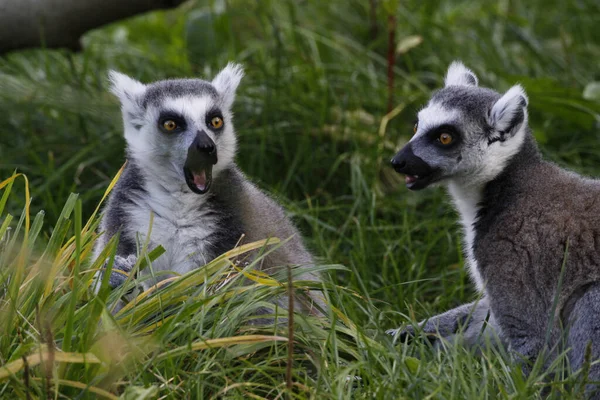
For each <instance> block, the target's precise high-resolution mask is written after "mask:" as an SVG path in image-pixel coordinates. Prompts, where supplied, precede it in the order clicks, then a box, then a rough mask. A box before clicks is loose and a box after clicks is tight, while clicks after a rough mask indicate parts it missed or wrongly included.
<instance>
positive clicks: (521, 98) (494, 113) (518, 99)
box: [488, 85, 529, 132]
mask: <svg viewBox="0 0 600 400" xmlns="http://www.w3.org/2000/svg"><path fill="white" fill-rule="evenodd" d="M528 101H529V100H528V99H527V94H525V90H523V87H521V85H515V86H513V87H511V88H510V89H509V90H508V91H507V92H506V93H504V95H503V96H502V97H501V98H500V99H499V100H498V101H497V102H496V103H495V104H494V105H493V107H492V109H491V110H490V113H489V121H488V122H489V124H490V125H491V126H493V127H494V129H495V130H497V131H498V132H509V131H512V130H513V129H514V128H516V127H518V126H521V124H522V123H523V122H525V121H526V119H527V104H528Z"/></svg>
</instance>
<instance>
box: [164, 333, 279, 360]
mask: <svg viewBox="0 0 600 400" xmlns="http://www.w3.org/2000/svg"><path fill="white" fill-rule="evenodd" d="M287 341H288V338H286V337H283V336H268V335H247V336H231V337H225V338H217V339H206V340H200V341H197V342H194V343H192V344H191V345H189V346H180V347H177V348H175V349H173V350H169V351H166V352H164V353H162V354H159V355H158V356H157V357H156V358H155V361H157V362H158V361H161V360H164V359H166V358H169V357H173V356H177V355H180V354H184V353H187V352H189V351H190V350H191V351H198V350H206V349H214V348H219V347H229V346H234V345H237V344H254V343H265V342H287Z"/></svg>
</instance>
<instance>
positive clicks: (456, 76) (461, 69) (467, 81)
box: [444, 61, 479, 86]
mask: <svg viewBox="0 0 600 400" xmlns="http://www.w3.org/2000/svg"><path fill="white" fill-rule="evenodd" d="M444 83H445V84H446V86H477V84H478V83H479V82H478V80H477V76H476V75H475V74H474V73H473V71H471V70H470V69H469V68H467V67H465V66H464V64H463V63H461V62H460V61H454V62H453V63H452V64H450V67H448V72H447V73H446V79H445V80H444Z"/></svg>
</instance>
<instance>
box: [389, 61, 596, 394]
mask: <svg viewBox="0 0 600 400" xmlns="http://www.w3.org/2000/svg"><path fill="white" fill-rule="evenodd" d="M527 102H528V100H527V96H526V94H525V92H524V91H523V89H522V88H521V87H520V86H518V85H517V86H514V87H513V88H511V89H510V90H509V91H507V92H506V93H505V94H500V93H497V92H495V91H493V90H490V89H485V88H480V87H478V86H477V78H476V77H475V75H474V74H473V73H472V72H471V71H470V70H468V69H467V68H465V67H464V66H463V65H462V64H460V63H453V64H452V65H451V67H450V69H449V71H448V75H447V78H446V86H445V87H444V88H442V89H441V90H439V91H437V92H436V93H435V94H434V95H433V96H432V98H431V100H430V101H429V103H428V104H427V106H426V107H425V108H424V109H423V110H421V111H420V112H419V121H418V126H417V129H416V134H415V136H414V137H413V139H412V140H411V141H410V142H409V143H408V144H407V145H406V146H405V147H404V148H403V149H402V150H400V151H399V152H398V154H397V155H396V156H395V157H394V159H393V160H392V164H393V165H394V168H395V169H396V170H397V171H398V172H399V173H402V174H405V175H406V176H407V178H406V181H407V185H408V187H409V188H411V189H422V188H424V187H427V186H429V185H430V184H433V183H440V184H443V185H445V186H447V187H448V189H449V192H450V195H451V197H452V200H453V202H454V204H455V205H456V207H457V210H458V212H459V215H460V217H461V222H462V225H463V230H464V234H465V253H466V256H467V260H468V267H469V269H470V272H471V276H472V277H473V280H474V282H475V284H476V285H477V287H478V289H479V291H480V292H481V294H482V299H481V300H480V301H479V302H477V303H471V304H469V305H465V306H460V307H458V308H456V309H454V310H451V311H448V312H446V313H444V314H441V315H438V316H435V317H433V318H430V319H429V320H428V321H424V322H423V323H421V324H420V328H421V329H422V330H423V331H424V332H425V333H429V334H436V333H437V334H438V335H439V336H441V337H443V338H447V339H448V338H453V337H454V335H455V333H456V332H457V330H459V328H461V329H462V330H463V333H464V339H465V341H466V342H467V344H473V343H477V342H478V341H479V340H478V338H479V335H480V333H481V332H482V331H484V330H486V329H487V330H489V327H490V326H491V327H492V328H493V330H494V331H495V334H497V335H499V336H500V338H501V339H502V340H503V341H505V342H506V343H507V344H508V345H509V346H510V348H511V349H512V351H514V353H515V354H517V355H519V357H524V358H525V359H527V360H530V361H534V360H535V359H536V358H537V357H538V356H539V355H540V354H541V353H542V352H544V353H545V354H546V355H550V357H549V360H548V362H549V361H551V359H552V354H556V351H557V350H559V349H560V348H561V347H560V343H563V345H564V344H566V346H567V348H568V349H570V350H569V353H568V354H569V360H570V364H571V367H572V368H573V369H574V370H577V369H579V368H580V367H581V366H582V363H583V355H584V351H585V348H586V346H587V345H588V343H591V346H592V361H593V360H596V359H598V358H600V201H599V199H600V181H598V180H592V179H588V178H585V177H581V176H579V175H577V174H575V173H573V172H570V171H566V170H564V169H561V168H559V167H558V166H556V165H554V164H552V163H550V162H548V161H545V160H543V159H542V157H541V155H540V152H539V150H538V147H537V145H536V143H535V139H534V137H533V135H532V133H531V130H530V129H529V127H528V123H527ZM444 132H447V133H450V134H451V136H452V138H453V140H452V142H451V143H450V144H448V145H444V144H443V143H442V142H441V141H440V140H441V139H440V135H441V134H442V133H444ZM563 265H564V270H563ZM561 272H562V283H561V284H559V281H560V278H561ZM555 301H556V303H555ZM555 304H556V307H555ZM484 315H486V316H487V317H483V316H484ZM465 321H466V323H465ZM486 322H487V323H486ZM411 330H412V328H411V329H409V330H407V331H404V332H402V331H401V332H398V331H397V330H395V331H391V332H390V333H394V334H396V333H403V334H404V335H406V334H410V333H411ZM547 332H550V335H549V340H546V339H547ZM589 379H590V380H593V381H600V364H595V365H592V367H591V370H590V376H589ZM589 390H590V391H592V390H594V387H590V388H589Z"/></svg>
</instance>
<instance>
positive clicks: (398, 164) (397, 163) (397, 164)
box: [392, 157, 406, 172]
mask: <svg viewBox="0 0 600 400" xmlns="http://www.w3.org/2000/svg"><path fill="white" fill-rule="evenodd" d="M392 167H394V169H395V170H396V172H402V170H403V169H404V167H406V161H404V160H396V158H395V157H394V158H392Z"/></svg>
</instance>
